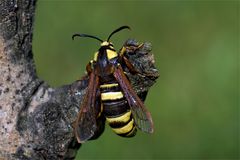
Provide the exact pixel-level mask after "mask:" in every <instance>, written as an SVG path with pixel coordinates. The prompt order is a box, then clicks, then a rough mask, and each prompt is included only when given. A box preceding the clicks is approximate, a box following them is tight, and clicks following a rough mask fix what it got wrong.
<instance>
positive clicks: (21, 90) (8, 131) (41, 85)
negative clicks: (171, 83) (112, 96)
mask: <svg viewBox="0 0 240 160" xmlns="http://www.w3.org/2000/svg"><path fill="white" fill-rule="evenodd" d="M35 6H36V1H35V0H0V74H1V76H0V125H1V126H0V159H39V160H42V159H73V158H74V157H75V155H76V152H77V149H78V148H79V147H80V144H78V143H77V142H76V139H75V137H74V134H73V127H72V124H73V122H74V120H75V119H76V116H77V113H78V111H79V106H80V104H81V100H82V98H83V95H84V93H85V89H86V87H87V85H88V77H87V76H84V77H83V78H82V79H81V80H78V81H76V82H73V83H72V84H69V85H65V86H62V87H60V88H51V87H50V86H48V84H46V83H45V82H44V81H42V80H40V79H39V78H38V77H37V75H36V70H35V65H34V61H33V54H32V24H33V18H34V11H35ZM125 46H126V47H127V51H126V55H127V56H128V58H129V59H130V61H131V62H132V63H133V65H134V66H135V67H136V68H137V69H138V71H139V72H140V73H143V74H142V75H140V74H135V75H132V74H130V73H129V72H128V70H126V72H127V75H128V77H129V79H130V81H131V83H132V85H133V88H134V89H135V91H136V92H137V93H138V94H146V93H147V91H148V90H149V87H150V86H152V85H153V84H154V82H155V80H156V78H157V77H158V71H157V70H156V69H155V67H154V66H153V63H154V60H153V55H152V54H150V53H149V52H150V50H151V46H150V44H149V43H144V45H143V46H142V47H141V48H138V46H139V44H138V42H136V41H134V40H128V41H127V42H126V43H125ZM146 73H147V74H148V75H149V76H144V74H146ZM98 134H99V135H100V133H98ZM99 135H97V136H96V137H98V136H99Z"/></svg>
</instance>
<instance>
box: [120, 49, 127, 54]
mask: <svg viewBox="0 0 240 160" xmlns="http://www.w3.org/2000/svg"><path fill="white" fill-rule="evenodd" d="M125 52H126V47H122V48H121V51H120V56H122V55H123V54H124V53H125Z"/></svg>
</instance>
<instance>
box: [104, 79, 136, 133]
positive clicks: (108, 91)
mask: <svg viewBox="0 0 240 160" xmlns="http://www.w3.org/2000/svg"><path fill="white" fill-rule="evenodd" d="M100 90H101V100H102V104H103V114H104V115H105V117H106V120H107V122H108V123H109V125H110V127H111V128H112V129H113V131H114V132H115V133H116V134H118V135H120V136H123V137H132V136H134V135H135V134H136V131H137V129H136V127H135V124H134V119H133V118H132V114H131V110H130V108H129V106H128V103H127V100H126V98H125V97H124V95H123V93H122V91H121V89H120V87H119V85H118V83H116V82H111V83H108V84H106V83H105V84H103V85H100Z"/></svg>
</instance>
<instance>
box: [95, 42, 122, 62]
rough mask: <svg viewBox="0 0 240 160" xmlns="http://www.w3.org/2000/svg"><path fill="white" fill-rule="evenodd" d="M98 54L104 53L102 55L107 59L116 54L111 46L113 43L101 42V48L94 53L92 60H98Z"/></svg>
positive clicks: (114, 56)
mask: <svg viewBox="0 0 240 160" xmlns="http://www.w3.org/2000/svg"><path fill="white" fill-rule="evenodd" d="M99 54H104V56H107V57H106V58H107V59H108V60H111V59H113V58H116V57H117V56H118V54H117V52H116V51H115V49H114V48H113V44H112V43H111V42H107V41H104V42H102V43H101V48H100V49H99V50H98V52H96V53H95V54H94V61H98V57H99Z"/></svg>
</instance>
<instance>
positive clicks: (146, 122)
mask: <svg viewBox="0 0 240 160" xmlns="http://www.w3.org/2000/svg"><path fill="white" fill-rule="evenodd" d="M123 29H130V27H129V26H122V27H120V28H118V29H116V30H114V31H113V32H112V33H111V34H110V35H109V36H108V38H107V40H106V41H103V40H102V39H100V38H98V37H96V36H92V35H88V34H74V35H73V36H72V39H73V40H74V38H75V37H88V38H93V39H96V40H98V41H100V42H101V46H100V48H99V49H98V51H97V52H96V53H95V55H94V59H93V60H91V61H90V62H89V63H88V64H87V66H86V70H87V74H88V77H89V79H88V87H87V89H86V93H85V95H84V97H83V101H82V102H81V105H80V111H79V113H78V116H77V119H76V121H75V126H74V132H75V136H76V138H77V141H78V142H79V143H84V142H86V141H87V140H89V139H91V138H93V136H94V134H95V132H96V131H97V123H98V118H99V117H100V116H102V117H104V118H105V120H106V121H107V122H108V124H109V125H110V127H111V128H112V130H113V131H114V132H115V133H116V134H117V135H119V136H122V137H133V136H134V135H135V134H136V131H137V129H139V130H141V131H143V132H146V133H153V130H154V129H153V121H152V117H151V114H150V112H149V111H148V110H147V109H146V107H145V105H144V103H143V100H142V99H141V97H140V98H139V96H138V95H137V93H136V92H135V91H134V89H133V87H132V85H131V82H130V80H129V79H128V77H127V75H126V73H125V72H124V69H123V68H127V69H128V70H129V71H130V72H131V73H133V74H136V73H138V71H137V70H136V69H135V67H134V66H133V65H132V63H131V62H130V61H129V60H128V58H127V56H125V54H124V53H125V50H126V48H125V47H123V48H122V49H121V50H120V51H119V52H116V50H115V49H114V47H113V44H112V43H111V42H110V38H111V37H112V35H114V34H115V33H117V32H119V31H121V30H123ZM139 47H141V45H139ZM145 96H146V95H145ZM143 99H145V98H143Z"/></svg>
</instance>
